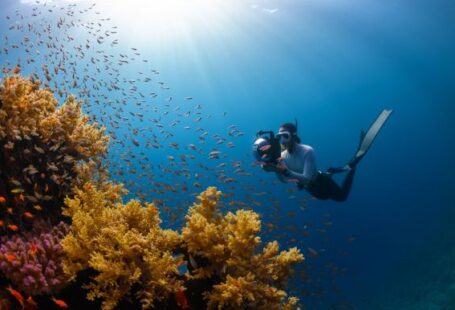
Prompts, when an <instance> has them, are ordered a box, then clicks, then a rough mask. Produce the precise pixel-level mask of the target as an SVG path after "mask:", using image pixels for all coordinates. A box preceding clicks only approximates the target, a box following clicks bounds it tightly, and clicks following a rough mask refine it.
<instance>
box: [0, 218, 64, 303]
mask: <svg viewBox="0 0 455 310" xmlns="http://www.w3.org/2000/svg"><path fill="white" fill-rule="evenodd" d="M67 232H68V225H67V224H65V223H63V222H60V223H59V224H58V225H57V226H55V227H54V228H52V229H51V230H50V231H48V232H42V233H41V234H39V235H38V236H32V235H29V236H19V235H15V236H12V237H10V238H9V239H7V238H6V237H3V238H2V240H1V245H0V271H1V272H2V273H3V274H4V275H5V277H7V278H8V279H9V280H10V281H11V282H12V284H13V285H14V286H15V287H17V288H18V289H19V290H21V291H22V292H24V293H26V294H28V295H38V294H49V295H50V294H54V293H56V292H58V291H59V290H60V289H61V288H63V287H64V286H65V285H66V283H67V280H68V279H67V277H65V275H64V273H63V269H62V267H61V261H62V258H63V255H64V253H63V249H62V246H61V245H60V240H61V239H62V238H63V237H64V236H65V235H66V234H67Z"/></svg>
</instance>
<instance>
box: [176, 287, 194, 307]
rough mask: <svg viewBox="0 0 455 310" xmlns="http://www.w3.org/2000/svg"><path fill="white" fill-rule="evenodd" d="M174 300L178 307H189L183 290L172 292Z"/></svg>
mask: <svg viewBox="0 0 455 310" xmlns="http://www.w3.org/2000/svg"><path fill="white" fill-rule="evenodd" d="M174 296H175V301H176V302H177V305H178V306H179V307H180V309H189V307H190V306H189V304H188V299H187V298H186V295H185V292H184V291H183V290H181V289H180V290H179V291H177V292H175V293H174Z"/></svg>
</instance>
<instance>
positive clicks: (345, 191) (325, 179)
mask: <svg viewBox="0 0 455 310" xmlns="http://www.w3.org/2000/svg"><path fill="white" fill-rule="evenodd" d="M281 158H282V159H283V162H284V164H285V165H286V167H287V168H288V169H289V176H287V177H286V176H284V175H283V174H282V173H277V176H278V178H279V179H280V180H281V181H282V182H288V181H289V180H291V179H296V180H297V181H298V183H297V184H298V188H299V189H306V190H307V191H308V192H309V193H310V194H311V195H312V196H313V197H315V198H317V199H321V200H327V199H333V200H335V201H345V200H346V199H347V197H348V195H349V192H350V190H351V185H352V181H353V180H354V174H355V168H354V169H351V170H350V171H349V172H348V174H347V176H346V178H345V179H344V181H343V184H342V186H341V187H340V186H339V185H338V184H337V183H336V182H335V181H334V180H333V179H332V177H331V175H330V174H329V173H325V172H321V171H318V170H317V169H316V158H315V155H314V150H313V148H312V147H311V146H309V145H305V144H297V145H296V147H295V150H294V152H292V153H289V152H288V151H287V150H285V151H283V152H282V153H281Z"/></svg>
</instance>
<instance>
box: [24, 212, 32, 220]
mask: <svg viewBox="0 0 455 310" xmlns="http://www.w3.org/2000/svg"><path fill="white" fill-rule="evenodd" d="M24 216H25V217H26V218H28V219H31V218H33V214H32V213H30V212H28V211H26V212H24Z"/></svg>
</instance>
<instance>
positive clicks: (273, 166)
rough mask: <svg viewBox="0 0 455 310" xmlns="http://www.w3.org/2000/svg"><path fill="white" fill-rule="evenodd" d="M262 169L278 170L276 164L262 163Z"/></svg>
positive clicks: (268, 170)
mask: <svg viewBox="0 0 455 310" xmlns="http://www.w3.org/2000/svg"><path fill="white" fill-rule="evenodd" d="M262 169H263V170H264V171H267V172H280V171H279V170H278V167H277V165H276V164H263V165H262Z"/></svg>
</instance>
